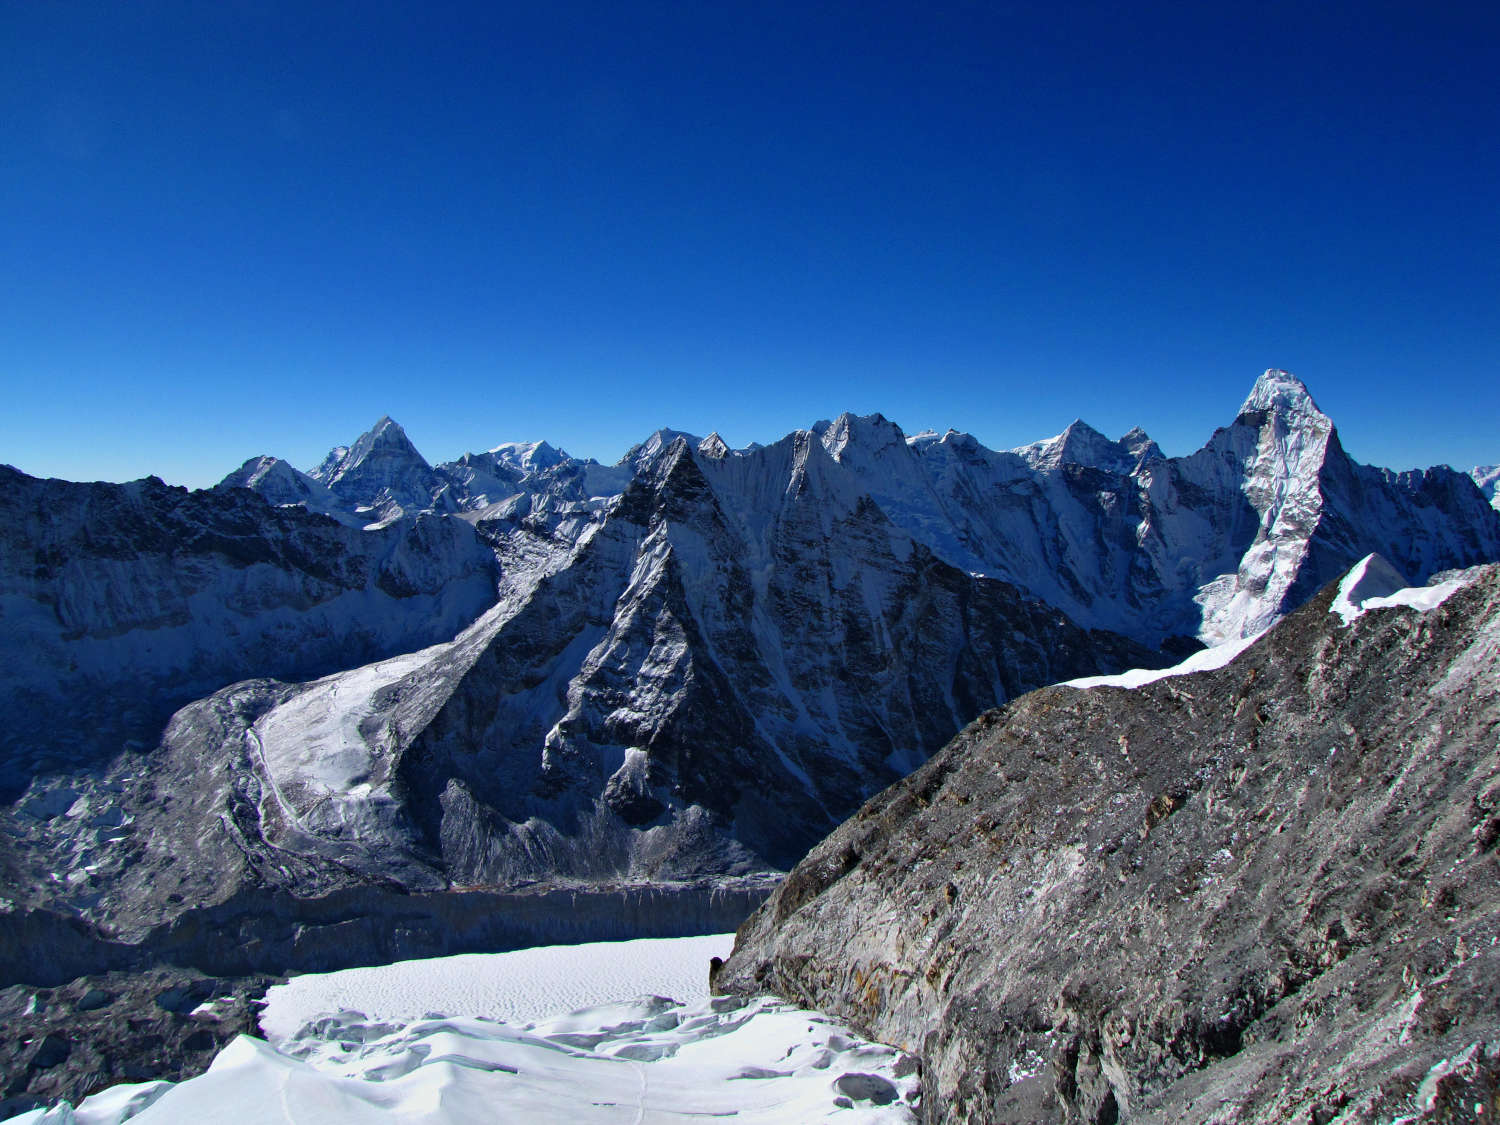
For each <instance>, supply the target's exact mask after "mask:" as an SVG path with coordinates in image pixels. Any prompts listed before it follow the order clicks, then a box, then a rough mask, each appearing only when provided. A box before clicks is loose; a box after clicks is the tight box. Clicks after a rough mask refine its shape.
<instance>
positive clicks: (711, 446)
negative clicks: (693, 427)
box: [698, 430, 730, 461]
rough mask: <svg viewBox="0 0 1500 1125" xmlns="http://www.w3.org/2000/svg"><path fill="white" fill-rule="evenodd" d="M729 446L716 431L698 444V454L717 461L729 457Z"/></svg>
mask: <svg viewBox="0 0 1500 1125" xmlns="http://www.w3.org/2000/svg"><path fill="white" fill-rule="evenodd" d="M729 452H730V450H729V445H728V443H726V442H725V441H724V439H723V438H721V437H720V436H719V432H718V431H717V430H715V431H714V432H713V433H711V434H709V435H708V436H707V437H706V438H704V439H703V440H702V441H700V442H699V443H698V453H699V454H700V455H701V456H703V457H709V458H712V459H713V460H715V461H717V460H719V459H721V458H724V457H728V456H729Z"/></svg>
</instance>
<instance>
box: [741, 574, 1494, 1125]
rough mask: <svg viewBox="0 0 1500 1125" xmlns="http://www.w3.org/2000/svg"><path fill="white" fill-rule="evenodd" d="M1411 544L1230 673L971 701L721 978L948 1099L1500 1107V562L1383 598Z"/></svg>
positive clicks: (1339, 1111) (941, 1111)
mask: <svg viewBox="0 0 1500 1125" xmlns="http://www.w3.org/2000/svg"><path fill="white" fill-rule="evenodd" d="M1394 573H1395V572H1394V570H1391V569H1390V568H1386V567H1384V566H1383V565H1381V564H1379V563H1372V564H1370V565H1366V566H1362V567H1361V568H1359V570H1358V572H1357V573H1355V574H1353V575H1351V577H1350V579H1349V580H1348V581H1347V582H1346V583H1345V588H1344V589H1343V590H1342V591H1339V590H1336V589H1335V588H1334V587H1332V586H1330V587H1329V588H1327V589H1326V590H1325V591H1323V592H1322V593H1321V594H1320V595H1319V596H1317V597H1316V598H1315V599H1314V600H1313V601H1312V602H1311V603H1310V604H1308V605H1306V606H1305V607H1304V608H1303V609H1301V610H1299V611H1298V612H1297V613H1295V614H1293V615H1292V616H1291V617H1289V618H1287V619H1286V620H1285V621H1283V622H1282V623H1281V624H1279V625H1277V626H1276V627H1275V628H1273V629H1272V630H1271V631H1270V632H1269V633H1267V634H1266V635H1265V636H1264V637H1262V638H1261V639H1260V640H1258V641H1257V642H1255V643H1254V644H1253V645H1251V646H1249V648H1248V649H1247V650H1246V651H1244V652H1243V653H1242V654H1241V655H1240V656H1239V657H1238V658H1237V659H1235V660H1234V661H1233V662H1232V663H1229V664H1228V665H1227V666H1225V667H1223V668H1220V669H1218V670H1216V671H1206V672H1201V673H1198V674H1195V675H1188V676H1181V677H1173V678H1166V679H1158V680H1156V681H1155V682H1152V683H1148V684H1145V685H1144V686H1139V687H1135V688H1129V689H1122V688H1117V687H1107V686H1100V687H1093V688H1087V689H1083V688H1075V687H1071V686H1058V687H1052V688H1048V689H1046V690H1043V691H1039V692H1035V693H1033V694H1031V695H1028V696H1026V697H1024V698H1023V699H1020V700H1017V701H1015V702H1013V703H1011V704H1009V705H1008V706H1006V707H1004V708H1002V709H1000V710H997V711H994V712H991V713H989V714H987V715H985V716H983V717H981V718H980V719H979V720H978V721H976V722H975V723H974V724H972V725H971V726H970V727H969V728H968V729H966V730H965V731H964V732H963V733H962V734H961V735H959V736H958V737H957V738H956V739H954V741H953V742H952V743H951V744H950V745H949V746H947V747H946V748H945V749H944V750H943V751H942V752H940V753H939V754H937V755H936V756H935V757H934V758H933V759H932V760H931V761H929V762H928V763H927V764H926V765H925V766H923V767H922V768H921V769H920V770H918V771H917V772H916V773H915V774H913V775H912V776H911V777H910V778H908V779H906V780H905V781H902V782H900V783H898V784H897V785H895V786H893V787H892V788H890V789H889V790H887V791H886V792H885V793H882V794H881V795H879V796H878V797H876V798H874V799H873V800H871V801H870V802H869V803H868V804H867V805H866V806H865V807H864V808H863V809H861V810H860V812H859V813H858V814H856V815H855V816H854V817H853V818H852V819H850V820H849V821H848V822H847V823H846V824H844V825H843V826H842V827H841V828H840V829H839V830H838V831H837V832H835V833H834V834H833V835H832V836H830V837H829V838H828V839H827V840H825V841H824V842H823V843H821V844H820V845H819V846H818V847H817V848H815V849H814V850H813V851H812V853H811V854H810V855H809V856H808V857H807V858H806V859H805V860H804V861H803V862H802V863H801V864H799V865H798V866H797V867H796V868H795V869H794V870H793V871H792V873H791V874H790V875H789V876H788V877H787V879H786V881H785V883H784V884H783V886H782V887H781V888H780V890H779V891H778V892H777V893H776V894H775V895H774V896H773V897H772V898H771V899H770V900H769V901H768V902H767V904H766V905H765V906H764V907H763V908H762V909H761V910H760V911H759V912H757V913H756V914H755V915H754V916H752V918H751V919H750V920H749V921H748V922H746V924H745V925H744V926H743V927H742V928H741V930H740V933H739V936H738V940H737V942H736V947H735V952H734V955H733V956H732V957H731V959H730V960H729V962H728V963H727V964H726V965H725V966H724V967H723V968H722V969H721V970H720V971H719V972H718V974H717V978H716V988H717V989H718V990H721V991H728V992H744V991H753V992H760V991H764V990H770V991H773V992H777V993H780V994H781V995H783V996H786V997H788V998H791V999H793V1000H795V1001H796V1002H799V1003H804V1004H807V1005H810V1006H815V1007H817V1008H820V1009H822V1010H824V1011H827V1012H829V1013H831V1014H834V1015H836V1016H838V1017H840V1018H845V1019H848V1020H850V1021H852V1022H853V1023H855V1024H856V1025H857V1026H859V1027H861V1028H862V1029H863V1030H864V1031H865V1032H867V1033H869V1034H871V1035H873V1036H874V1037H876V1038H879V1039H881V1040H883V1041H886V1042H889V1043H892V1044H895V1045H898V1046H901V1047H903V1048H905V1049H908V1050H911V1051H913V1052H916V1053H918V1054H920V1055H921V1056H922V1058H923V1060H924V1071H923V1100H922V1112H923V1117H924V1120H927V1121H931V1122H958V1121H976V1122H977V1121H986V1122H1033V1121H1036V1122H1044V1121H1057V1122H1089V1123H1107V1122H1114V1121H1132V1122H1163V1123H1165V1122H1179V1121H1197V1122H1210V1121H1212V1122H1230V1121H1234V1122H1247V1123H1248V1122H1264V1123H1267V1125H1270V1123H1273V1122H1274V1123H1280V1122H1289V1121H1313V1122H1320V1123H1326V1122H1332V1121H1338V1122H1348V1123H1354V1122H1375V1121H1381V1122H1390V1121H1402V1122H1416V1121H1486V1120H1489V1119H1490V1115H1492V1114H1493V1113H1494V1112H1495V1110H1496V1107H1497V1105H1500V1101H1497V1099H1500V897H1497V895H1500V891H1497V888H1500V852H1497V843H1500V756H1497V752H1496V748H1497V730H1500V686H1497V685H1500V568H1497V567H1487V568H1480V569H1479V570H1477V571H1473V572H1468V573H1467V574H1466V575H1464V576H1463V579H1464V580H1463V581H1454V582H1452V583H1449V584H1445V585H1442V586H1439V587H1434V588H1433V589H1431V590H1422V591H1416V592H1407V594H1405V595H1398V596H1395V597H1372V596H1371V595H1372V594H1374V593H1388V592H1389V586H1390V584H1391V583H1390V579H1391V577H1392V576H1393V575H1394ZM1361 603H1362V604H1361ZM1377 607H1379V608H1377ZM1332 610H1337V612H1331V611H1332ZM1361 610H1363V612H1361Z"/></svg>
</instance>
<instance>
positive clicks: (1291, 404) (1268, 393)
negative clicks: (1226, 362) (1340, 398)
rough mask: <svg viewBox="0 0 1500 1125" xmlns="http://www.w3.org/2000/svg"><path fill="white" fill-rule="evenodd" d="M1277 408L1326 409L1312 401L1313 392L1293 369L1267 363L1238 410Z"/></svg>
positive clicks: (1314, 411) (1317, 411)
mask: <svg viewBox="0 0 1500 1125" xmlns="http://www.w3.org/2000/svg"><path fill="white" fill-rule="evenodd" d="M1277 410H1280V411H1285V412H1288V413H1292V414H1322V413H1323V411H1322V410H1320V409H1319V408H1318V404H1317V403H1316V402H1314V401H1313V397H1312V392H1311V391H1309V390H1308V389H1307V384H1306V383H1304V382H1303V381H1302V380H1301V379H1299V378H1297V376H1295V375H1293V374H1292V373H1291V372H1290V371H1284V370H1283V369H1281V368H1280V367H1268V368H1266V370H1265V371H1264V373H1262V374H1261V376H1260V378H1258V379H1256V380H1255V386H1253V387H1251V388H1250V395H1249V397H1248V398H1246V399H1245V401H1244V403H1243V405H1241V406H1240V411H1239V412H1240V414H1242V415H1243V414H1253V413H1257V412H1260V411H1277ZM1325 417H1326V415H1325Z"/></svg>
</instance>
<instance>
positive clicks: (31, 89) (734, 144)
mask: <svg viewBox="0 0 1500 1125" xmlns="http://www.w3.org/2000/svg"><path fill="white" fill-rule="evenodd" d="M1497 75H1500V7H1497V6H1496V5H1494V4H1493V3H1485V4H1463V3H1444V4H1438V5H1431V4H1423V3H1381V2H1378V0H1365V2H1361V3H1354V4H1343V3H1322V4H1307V3H1305V2H1302V3H1296V4H1280V3H1239V4H1218V3H1206V2H1198V0H1194V2H1191V3H1181V4H1144V3H1135V4H1081V3H1080V4H1069V3H994V4H988V3H964V4H942V3H934V4H911V5H894V4H878V3H848V4H837V3H832V4H828V3H825V4H819V3H811V4H808V3H798V4H777V3H754V4H748V3H747V4H719V3H705V2H701V0H693V2H689V3H681V4H634V3H621V2H612V3H600V4H575V3H547V4H513V3H496V2H491V3H479V4H457V3H431V2H428V3H421V4H417V3H409V4H393V3H379V2H375V0H361V2H358V3H348V4H339V3H312V2H309V0H299V2H297V3H286V4H281V3H268V2H263V0H256V2H253V3H250V2H240V0H215V2H213V3H203V2H200V0H194V2H191V3H186V2H184V3H176V2H161V0H130V2H128V3H119V2H117V0H110V2H109V3H75V2H68V0H53V2H47V3H26V2H22V0H15V2H9V0H3V2H0V264H3V270H4V274H3V278H4V280H3V290H0V297H3V299H0V379H3V380H4V390H3V399H0V461H4V462H10V463H13V464H15V465H17V466H18V467H20V468H22V469H24V470H25V471H27V472H30V473H34V474H38V475H54V476H64V477H72V478H85V479H89V478H105V479H126V478H130V477H137V476H141V475H144V474H146V473H156V474H158V475H160V476H162V477H164V478H165V479H167V480H169V481H172V482H175V483H184V484H192V485H204V484H208V483H211V482H213V481H214V480H217V479H218V478H219V477H220V476H222V475H223V474H224V473H225V472H227V471H229V470H230V469H232V468H233V467H235V466H236V465H238V464H239V463H240V462H241V461H242V460H244V459H245V458H246V457H249V456H251V455H253V454H257V453H262V452H266V453H276V454H278V455H280V456H283V457H286V458H287V459H289V460H291V461H292V462H293V463H294V464H297V465H300V466H303V467H307V466H309V465H311V464H315V463H316V462H317V461H318V460H319V459H320V458H321V457H322V455H323V453H324V452H325V451H326V450H327V448H328V447H329V446H331V445H334V444H336V443H344V442H349V441H351V440H353V438H355V437H356V436H357V435H358V434H359V433H360V432H361V431H362V430H364V429H365V428H367V427H368V426H369V425H370V424H371V423H372V422H374V421H375V419H376V418H378V417H379V416H380V415H381V414H384V413H389V414H390V415H392V416H393V417H395V418H396V419H397V420H398V421H400V422H401V423H402V424H403V425H404V426H405V428H406V429H407V431H408V433H409V434H410V435H411V437H412V439H413V440H414V441H415V442H416V444H417V445H418V447H419V448H421V449H422V451H423V452H424V453H425V454H426V455H427V456H428V458H429V459H431V460H434V461H437V460H446V459H449V458H452V457H455V456H457V455H459V454H460V453H462V452H464V451H465V450H470V449H482V448H487V447H489V446H492V445H495V444H496V443H498V442H500V441H503V440H511V439H537V438H546V439H548V440H550V441H552V442H554V443H555V444H560V445H562V446H563V447H565V448H566V449H568V450H569V451H570V452H572V453H574V454H576V455H583V456H594V457H598V458H599V459H601V460H605V461H613V460H615V459H616V458H618V457H619V456H620V455H621V454H622V453H623V452H624V451H625V449H626V448H627V447H628V446H629V445H630V444H632V443H633V442H634V441H636V440H639V439H641V438H643V437H644V436H646V434H648V433H649V432H650V431H651V430H653V429H655V428H656V427H658V426H663V425H665V426H671V427H674V428H678V429H686V430H692V431H695V432H699V433H706V432H707V431H709V430H714V429H717V430H719V431H720V432H721V433H722V434H723V435H724V437H725V438H726V439H727V440H729V441H730V443H731V444H735V445H739V444H744V443H746V442H749V441H771V440H774V439H775V438H777V437H779V436H781V435H782V434H784V433H786V432H787V431H789V430H791V429H794V428H796V427H799V426H805V425H807V424H809V423H811V422H813V421H814V420H816V419H818V418H820V417H829V416H833V415H836V414H838V413H839V412H840V411H843V410H854V411H856V412H859V413H869V412H872V411H880V412H882V413H884V414H886V415H887V416H888V417H890V418H892V419H894V420H895V421H897V422H899V423H900V424H901V425H902V426H904V427H905V428H906V429H907V430H908V431H916V430H919V429H922V428H926V427H932V428H936V429H944V428H947V427H949V426H954V427H957V428H959V429H966V430H969V431H970V432H972V433H974V434H975V435H976V436H977V437H979V438H980V440H982V441H984V442H985V443H986V444H989V445H992V446H996V447H1007V446H1012V445H1017V444H1020V443H1022V442H1026V441H1030V440H1033V439H1036V438H1040V437H1045V436H1048V435H1050V434H1053V433H1056V432H1057V431H1058V430H1060V429H1062V428H1063V426H1065V425H1066V424H1067V423H1068V422H1069V421H1071V420H1072V419H1073V418H1074V417H1075V416H1082V417H1083V418H1085V419H1087V420H1088V421H1089V422H1091V423H1092V424H1093V425H1095V426H1097V427H1099V428H1100V429H1103V430H1105V431H1106V432H1109V433H1112V434H1116V435H1117V434H1119V433H1121V432H1123V431H1124V430H1126V429H1128V428H1129V427H1130V426H1132V425H1135V424H1138V423H1139V424H1141V425H1144V426H1145V427H1146V428H1147V429H1148V430H1149V431H1150V432H1151V433H1152V434H1153V435H1154V436H1156V437H1157V439H1158V440H1159V441H1160V442H1161V443H1162V445H1163V446H1164V447H1165V448H1166V450H1167V452H1169V453H1186V452H1189V451H1190V450H1192V449H1194V448H1196V447H1197V446H1198V445H1200V444H1201V443H1202V442H1203V441H1204V440H1205V439H1206V438H1207V437H1208V435H1209V433H1210V432H1211V431H1212V429H1213V427H1214V426H1216V425H1222V424H1226V423H1228V422H1229V421H1230V420H1231V418H1232V417H1233V414H1234V410H1235V407H1236V406H1237V405H1238V404H1239V402H1240V400H1241V399H1242V398H1243V397H1244V395H1245V394H1246V393H1247V391H1248V390H1249V387H1250V385H1251V383H1252V382H1253V381H1254V379H1255V377H1256V375H1257V374H1258V373H1259V372H1260V370H1261V369H1263V368H1265V367H1267V366H1273V365H1274V366H1280V367H1285V368H1288V369H1290V370H1292V371H1294V372H1296V373H1297V374H1298V375H1300V376H1301V377H1302V378H1303V379H1304V380H1305V381H1306V382H1307V383H1308V385H1309V386H1310V387H1311V388H1312V391H1313V394H1314V396H1315V397H1316V398H1317V399H1318V401H1319V402H1320V404H1321V405H1322V406H1323V408H1324V409H1325V410H1326V411H1327V412H1328V413H1329V414H1331V415H1332V416H1333V418H1334V420H1335V421H1336V422H1337V423H1338V424H1339V428H1340V432H1341V434H1342V436H1343V439H1344V443H1345V445H1346V447H1347V448H1348V449H1349V450H1350V452H1351V453H1353V454H1354V455H1355V456H1356V457H1358V458H1359V459H1361V460H1364V461H1369V462H1374V463H1377V464H1385V465H1390V466H1393V467H1397V468H1406V467H1412V466H1418V465H1427V464H1432V463H1436V462H1444V461H1446V462H1450V463H1452V464H1454V465H1456V466H1459V467H1464V468H1466V467H1468V466H1470V465H1473V464H1475V463H1478V462H1488V461H1495V460H1500V431H1497V425H1496V420H1497V419H1500V409H1497V402H1496V398H1497V396H1496V391H1495V386H1496V373H1497V370H1500V363H1497V361H1500V280H1497V277H1500V274H1497V270H1500V267H1497V261H1500V254H1497V251H1500V204H1497V200H1500V142H1497V138H1500V96H1497V94H1496V82H1497V78H1496V76H1497Z"/></svg>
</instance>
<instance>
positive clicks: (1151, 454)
mask: <svg viewBox="0 0 1500 1125" xmlns="http://www.w3.org/2000/svg"><path fill="white" fill-rule="evenodd" d="M1118 444H1119V446H1120V448H1122V449H1124V450H1125V452H1126V453H1129V454H1130V455H1131V456H1132V457H1134V458H1135V460H1136V463H1137V464H1139V463H1141V462H1143V461H1150V460H1154V459H1155V458H1157V457H1160V456H1162V451H1161V446H1159V445H1157V444H1156V442H1155V441H1153V440H1152V438H1151V435H1150V434H1148V433H1147V432H1146V431H1145V430H1143V429H1141V427H1139V426H1132V427H1131V428H1130V430H1129V431H1128V432H1127V433H1126V434H1125V435H1124V436H1123V437H1122V438H1120V440H1119V442H1118Z"/></svg>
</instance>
